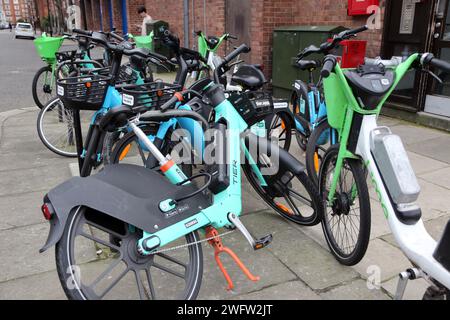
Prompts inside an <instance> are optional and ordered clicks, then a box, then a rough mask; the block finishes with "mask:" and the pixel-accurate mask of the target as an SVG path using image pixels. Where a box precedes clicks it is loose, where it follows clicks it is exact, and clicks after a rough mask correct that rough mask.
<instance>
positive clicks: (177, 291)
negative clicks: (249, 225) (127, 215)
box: [55, 207, 203, 300]
mask: <svg viewBox="0 0 450 320" xmlns="http://www.w3.org/2000/svg"><path fill="white" fill-rule="evenodd" d="M142 234H143V233H142V231H141V230H139V229H137V228H135V227H133V226H131V225H128V224H126V223H125V222H123V221H121V220H118V219H115V218H112V217H110V216H107V215H105V214H102V213H100V212H98V211H94V210H91V209H87V208H84V207H79V208H78V209H77V210H76V211H75V212H73V213H72V214H71V215H70V216H69V218H68V220H67V224H66V227H65V230H64V232H63V235H62V237H61V239H60V240H59V242H58V243H57V244H56V249H55V250H56V268H57V272H58V276H59V279H60V282H61V285H62V287H63V289H64V292H65V293H66V295H67V297H68V298H69V299H74V300H100V299H107V300H110V299H112V300H123V299H141V300H146V299H152V300H175V299H177V300H178V299H182V300H191V299H195V298H196V297H197V295H198V292H199V290H200V285H201V281H202V273H203V253H202V246H201V245H200V244H199V243H197V242H198V241H199V236H198V234H197V232H193V233H190V234H188V235H187V236H186V237H182V238H180V239H178V240H176V241H175V242H174V243H172V244H171V245H169V246H170V247H175V246H180V247H179V248H178V249H176V250H173V251H167V252H165V253H157V254H154V255H149V256H144V255H141V254H140V253H139V252H138V250H137V246H136V244H137V242H138V240H139V239H140V238H142ZM112 238H113V239H114V241H113V242H111V241H110V239H112ZM163 248H164V247H163ZM163 248H162V249H163Z"/></svg>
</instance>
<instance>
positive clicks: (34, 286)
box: [0, 271, 67, 300]
mask: <svg viewBox="0 0 450 320" xmlns="http://www.w3.org/2000/svg"><path fill="white" fill-rule="evenodd" d="M66 299H67V297H66V295H65V294H64V291H63V289H62V287H61V284H60V282H59V279H58V275H57V273H56V271H49V272H44V273H38V274H35V275H32V276H28V277H24V278H19V279H15V280H11V281H6V282H2V283H0V300H66Z"/></svg>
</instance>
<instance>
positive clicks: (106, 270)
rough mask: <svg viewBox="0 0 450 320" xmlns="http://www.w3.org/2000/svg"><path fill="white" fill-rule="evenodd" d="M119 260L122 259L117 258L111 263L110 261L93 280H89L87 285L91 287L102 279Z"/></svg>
mask: <svg viewBox="0 0 450 320" xmlns="http://www.w3.org/2000/svg"><path fill="white" fill-rule="evenodd" d="M121 262H122V260H120V259H117V260H115V261H113V262H112V263H110V265H109V266H108V268H106V269H105V270H104V271H103V272H102V273H101V274H100V275H99V276H98V277H97V278H95V280H94V281H92V282H91V284H90V285H89V287H91V288H93V287H95V286H96V285H97V284H98V283H99V282H100V281H101V280H102V279H104V278H105V277H106V276H107V275H108V274H110V273H111V271H113V270H114V269H115V268H116V267H117V266H118V265H119V264H120V263H121Z"/></svg>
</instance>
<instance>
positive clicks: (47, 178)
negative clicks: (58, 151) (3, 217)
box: [0, 164, 70, 196]
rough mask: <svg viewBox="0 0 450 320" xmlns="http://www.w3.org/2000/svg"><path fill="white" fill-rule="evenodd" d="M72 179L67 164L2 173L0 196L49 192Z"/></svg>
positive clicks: (0, 174) (0, 176)
mask: <svg viewBox="0 0 450 320" xmlns="http://www.w3.org/2000/svg"><path fill="white" fill-rule="evenodd" d="M69 178H70V173H69V169H68V167H67V165H66V164H54V165H53V166H44V167H39V168H33V169H18V170H14V171H8V172H5V171H2V172H0V181H2V183H1V184H0V196H5V195H17V194H23V193H28V192H35V191H48V190H50V189H51V188H53V187H55V186H57V185H58V184H60V183H62V182H64V181H66V180H67V179H69Z"/></svg>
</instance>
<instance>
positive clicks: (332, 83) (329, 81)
mask: <svg viewBox="0 0 450 320" xmlns="http://www.w3.org/2000/svg"><path fill="white" fill-rule="evenodd" d="M323 88H324V92H325V103H326V105H327V117H328V123H329V124H330V126H331V127H332V128H335V129H337V130H338V131H339V130H340V129H341V128H342V126H343V124H344V118H345V114H346V113H347V108H348V105H349V102H348V100H347V97H346V96H345V92H344V89H343V88H342V85H341V83H340V81H339V79H338V76H337V75H336V74H334V73H332V74H330V76H329V77H328V78H325V79H323Z"/></svg>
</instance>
